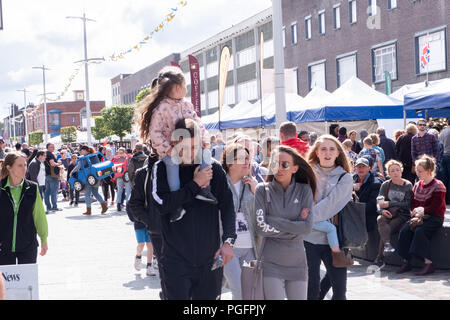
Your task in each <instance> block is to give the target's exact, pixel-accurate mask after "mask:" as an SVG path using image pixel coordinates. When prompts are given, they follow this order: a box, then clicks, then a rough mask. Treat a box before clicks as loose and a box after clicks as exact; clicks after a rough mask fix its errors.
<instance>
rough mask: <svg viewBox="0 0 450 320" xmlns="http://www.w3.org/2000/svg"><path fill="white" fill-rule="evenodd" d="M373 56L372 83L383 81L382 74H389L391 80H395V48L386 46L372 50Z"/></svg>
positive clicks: (392, 45) (393, 45)
mask: <svg viewBox="0 0 450 320" xmlns="http://www.w3.org/2000/svg"><path fill="white" fill-rule="evenodd" d="M372 56H373V81H374V82H375V83H377V82H382V81H384V78H385V77H384V73H385V72H389V73H390V74H391V78H392V80H397V46H396V44H395V43H394V44H391V45H388V46H384V47H380V48H376V49H372Z"/></svg>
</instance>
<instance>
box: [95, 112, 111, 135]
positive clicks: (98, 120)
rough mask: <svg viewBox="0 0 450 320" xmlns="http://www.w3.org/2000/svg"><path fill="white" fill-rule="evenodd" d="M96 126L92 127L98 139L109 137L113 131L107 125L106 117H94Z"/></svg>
mask: <svg viewBox="0 0 450 320" xmlns="http://www.w3.org/2000/svg"><path fill="white" fill-rule="evenodd" d="M94 120H95V127H93V128H92V135H93V136H94V138H95V139H96V140H99V141H100V140H101V139H104V138H106V137H109V136H110V135H111V134H112V133H111V130H109V128H108V127H107V126H106V123H105V119H104V118H103V117H102V116H98V117H94Z"/></svg>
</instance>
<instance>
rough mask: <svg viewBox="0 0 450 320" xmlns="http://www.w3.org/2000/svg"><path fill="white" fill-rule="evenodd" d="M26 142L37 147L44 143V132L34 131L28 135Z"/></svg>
mask: <svg viewBox="0 0 450 320" xmlns="http://www.w3.org/2000/svg"><path fill="white" fill-rule="evenodd" d="M28 142H29V144H30V146H37V145H40V144H41V143H42V142H44V132H42V131H34V132H31V133H29V134H28Z"/></svg>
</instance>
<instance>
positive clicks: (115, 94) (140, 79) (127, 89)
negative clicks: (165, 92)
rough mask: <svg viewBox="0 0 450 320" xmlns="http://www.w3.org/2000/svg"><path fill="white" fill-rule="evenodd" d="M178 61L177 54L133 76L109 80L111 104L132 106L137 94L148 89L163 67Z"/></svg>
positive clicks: (121, 75) (125, 75)
mask: <svg viewBox="0 0 450 320" xmlns="http://www.w3.org/2000/svg"><path fill="white" fill-rule="evenodd" d="M179 60H180V55H179V54H178V53H172V54H171V55H169V56H167V57H165V58H163V59H161V60H159V61H157V62H155V63H153V64H151V65H149V66H147V67H145V68H144V69H142V70H139V71H138V72H136V73H134V74H119V75H118V76H116V77H114V78H112V79H111V91H112V104H113V105H120V104H132V103H134V102H135V101H136V96H137V95H138V93H139V92H140V91H141V90H143V89H146V88H150V87H151V84H152V80H153V79H154V78H155V77H156V76H157V75H158V72H159V71H160V70H161V69H162V68H163V67H165V66H168V65H170V64H171V62H176V63H178V61H179Z"/></svg>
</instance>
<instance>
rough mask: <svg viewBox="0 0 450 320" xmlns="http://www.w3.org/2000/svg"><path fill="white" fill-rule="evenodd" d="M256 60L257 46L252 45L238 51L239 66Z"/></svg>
mask: <svg viewBox="0 0 450 320" xmlns="http://www.w3.org/2000/svg"><path fill="white" fill-rule="evenodd" d="M255 62H256V50H255V47H251V48H248V49H245V50H242V51H240V52H238V53H237V63H238V68H240V67H243V66H246V65H249V64H252V63H255Z"/></svg>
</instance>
